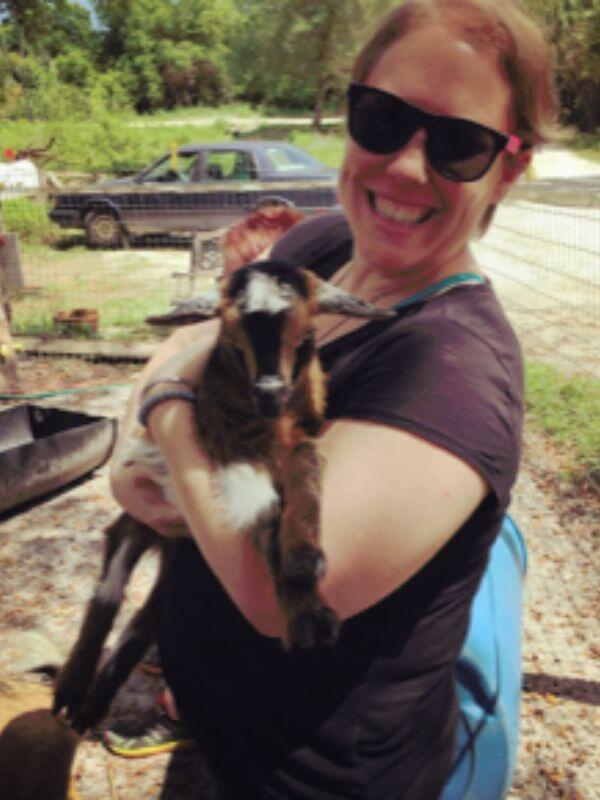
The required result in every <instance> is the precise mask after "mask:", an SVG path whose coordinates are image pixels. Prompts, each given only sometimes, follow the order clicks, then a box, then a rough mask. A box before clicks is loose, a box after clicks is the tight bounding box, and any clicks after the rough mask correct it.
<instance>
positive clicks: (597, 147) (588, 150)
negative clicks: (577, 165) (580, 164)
mask: <svg viewBox="0 0 600 800" xmlns="http://www.w3.org/2000/svg"><path fill="white" fill-rule="evenodd" d="M568 144H569V147H570V149H571V150H572V151H573V152H574V153H575V155H577V156H581V158H587V159H589V160H590V161H596V162H597V163H599V164H600V135H598V134H592V133H580V134H578V135H576V136H575V137H574V138H573V139H572V141H570V142H569V143H568Z"/></svg>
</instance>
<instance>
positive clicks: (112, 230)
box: [85, 211, 125, 248]
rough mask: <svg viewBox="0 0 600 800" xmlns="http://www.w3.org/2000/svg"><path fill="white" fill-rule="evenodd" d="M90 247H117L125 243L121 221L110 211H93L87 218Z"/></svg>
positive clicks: (87, 239)
mask: <svg viewBox="0 0 600 800" xmlns="http://www.w3.org/2000/svg"><path fill="white" fill-rule="evenodd" d="M85 233H86V242H87V245H88V247H94V248H97V247H99V248H116V247H122V246H123V244H124V243H125V235H124V231H123V227H122V225H121V223H120V221H119V220H118V219H117V218H116V217H115V216H114V214H111V213H110V211H91V212H90V213H89V214H88V215H87V217H86V218H85Z"/></svg>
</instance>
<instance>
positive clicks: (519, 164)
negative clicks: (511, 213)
mask: <svg viewBox="0 0 600 800" xmlns="http://www.w3.org/2000/svg"><path fill="white" fill-rule="evenodd" d="M532 158H533V148H531V147H527V148H525V149H523V150H519V152H518V153H515V154H514V155H512V154H511V153H505V154H503V157H502V164H501V167H502V173H501V177H500V181H499V182H498V185H497V186H496V191H495V192H494V204H495V205H497V204H498V203H499V202H500V201H501V200H503V199H504V197H505V196H506V194H507V192H508V190H509V189H510V188H511V186H512V185H513V183H514V182H515V181H516V180H517V179H518V178H519V177H520V176H521V175H522V174H523V173H524V172H525V170H526V169H527V167H528V166H529V165H530V164H531V159H532Z"/></svg>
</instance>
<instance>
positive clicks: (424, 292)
mask: <svg viewBox="0 0 600 800" xmlns="http://www.w3.org/2000/svg"><path fill="white" fill-rule="evenodd" d="M484 281H485V278H483V276H481V275H478V274H477V273H476V272H459V273H457V274H456V275H450V276H449V277H448V278H443V279H442V280H441V281H438V282H437V283H434V284H433V285H432V286H428V287H427V288H426V289H421V291H420V292H415V294H411V296H410V297H406V298H405V299H404V300H400V302H399V303H396V305H395V306H392V308H393V309H394V311H400V310H401V309H403V308H406V307H407V306H412V305H414V304H415V303H421V302H423V301H424V300H428V299H429V298H430V297H433V296H434V295H438V294H443V293H444V292H447V291H449V290H450V289H454V287H455V286H460V285H461V284H467V285H469V284H478V283H484Z"/></svg>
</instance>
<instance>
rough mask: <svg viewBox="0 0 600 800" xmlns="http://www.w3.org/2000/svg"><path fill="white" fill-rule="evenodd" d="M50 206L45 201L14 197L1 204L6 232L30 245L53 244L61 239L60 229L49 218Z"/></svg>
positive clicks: (0, 208) (0, 209)
mask: <svg viewBox="0 0 600 800" xmlns="http://www.w3.org/2000/svg"><path fill="white" fill-rule="evenodd" d="M49 209H50V206H49V204H48V203H47V202H46V201H45V200H37V199H35V200H34V199H31V198H28V197H14V198H11V199H9V200H3V201H2V203H1V204H0V211H1V212H2V223H3V226H4V230H5V231H9V232H10V233H16V234H18V236H19V239H20V240H21V241H23V242H27V243H28V244H51V243H52V242H55V241H58V239H59V238H60V236H61V234H60V228H58V227H57V226H56V225H55V224H54V223H53V222H51V221H50V219H49V217H48V211H49Z"/></svg>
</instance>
